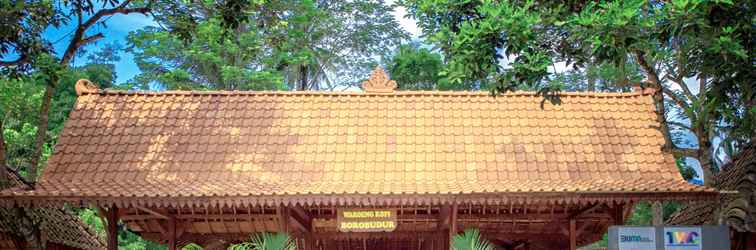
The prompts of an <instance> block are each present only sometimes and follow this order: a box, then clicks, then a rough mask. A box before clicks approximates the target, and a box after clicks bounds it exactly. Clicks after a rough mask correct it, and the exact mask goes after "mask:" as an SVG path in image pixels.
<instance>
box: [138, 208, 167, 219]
mask: <svg viewBox="0 0 756 250" xmlns="http://www.w3.org/2000/svg"><path fill="white" fill-rule="evenodd" d="M135 208H136V209H138V210H141V211H143V212H146V213H148V214H151V215H154V216H155V217H158V218H160V219H163V220H168V219H170V217H171V216H170V215H169V214H168V213H165V212H160V211H157V210H155V209H150V208H146V207H142V206H136V207H135Z"/></svg>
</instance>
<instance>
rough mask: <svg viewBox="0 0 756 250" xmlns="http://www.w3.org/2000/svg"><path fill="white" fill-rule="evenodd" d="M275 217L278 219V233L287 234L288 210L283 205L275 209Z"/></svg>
mask: <svg viewBox="0 0 756 250" xmlns="http://www.w3.org/2000/svg"><path fill="white" fill-rule="evenodd" d="M276 217H277V218H278V231H279V232H282V233H289V217H290V216H289V209H288V208H287V207H286V206H284V205H283V204H281V205H279V206H278V207H276Z"/></svg>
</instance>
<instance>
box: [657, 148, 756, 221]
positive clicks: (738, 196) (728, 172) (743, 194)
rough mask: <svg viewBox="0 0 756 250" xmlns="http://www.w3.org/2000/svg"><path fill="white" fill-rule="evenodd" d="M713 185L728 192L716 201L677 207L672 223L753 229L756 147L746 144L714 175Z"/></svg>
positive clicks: (755, 211)
mask: <svg viewBox="0 0 756 250" xmlns="http://www.w3.org/2000/svg"><path fill="white" fill-rule="evenodd" d="M713 186H714V187H716V188H717V189H720V190H723V191H726V192H728V193H727V194H725V195H721V196H720V198H719V200H715V201H705V202H698V203H694V204H690V205H687V206H685V207H683V208H681V209H680V210H679V211H678V212H676V213H675V214H673V215H672V217H670V219H669V220H668V221H667V223H668V224H672V225H717V224H720V222H721V223H722V224H726V225H729V226H730V227H732V228H733V229H735V230H736V231H739V232H756V204H754V203H755V202H756V192H754V190H756V146H753V145H750V146H748V147H747V148H746V149H745V150H743V151H742V152H741V153H740V154H739V155H738V157H737V158H736V159H734V160H733V162H731V163H729V164H727V165H725V166H724V167H722V172H719V173H718V174H717V175H715V176H714V185H713Z"/></svg>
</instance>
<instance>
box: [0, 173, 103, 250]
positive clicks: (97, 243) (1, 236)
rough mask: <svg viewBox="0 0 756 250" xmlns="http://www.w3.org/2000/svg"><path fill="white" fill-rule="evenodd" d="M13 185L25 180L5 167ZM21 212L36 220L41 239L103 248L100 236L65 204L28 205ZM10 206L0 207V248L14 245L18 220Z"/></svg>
mask: <svg viewBox="0 0 756 250" xmlns="http://www.w3.org/2000/svg"><path fill="white" fill-rule="evenodd" d="M4 172H5V173H6V175H7V176H8V179H9V180H10V181H11V184H12V185H14V186H16V187H22V186H25V185H26V183H24V182H23V180H22V179H21V178H20V176H18V175H17V174H16V172H15V171H13V170H12V169H7V171H4ZM24 213H25V214H26V215H27V216H29V219H30V220H31V221H35V222H36V223H39V230H40V232H41V236H42V238H43V239H44V240H46V241H48V242H50V243H56V244H60V245H63V246H68V247H70V248H71V249H86V250H90V249H105V244H104V243H103V241H102V239H100V237H99V236H97V235H96V234H95V233H94V232H93V231H91V229H90V228H89V227H88V226H87V225H86V224H84V223H83V222H82V221H81V220H80V219H79V217H78V216H76V215H75V214H73V213H72V212H70V211H68V210H67V209H65V208H50V207H31V208H25V209H24ZM18 223H22V222H21V220H19V219H18V216H17V214H16V213H15V211H14V210H13V208H8V207H0V248H3V247H12V246H15V245H14V243H13V241H12V240H11V239H12V237H11V235H14V236H16V235H18V236H20V235H19V234H20V233H19V232H18V230H17V229H18V228H19V226H20V225H19V224H18Z"/></svg>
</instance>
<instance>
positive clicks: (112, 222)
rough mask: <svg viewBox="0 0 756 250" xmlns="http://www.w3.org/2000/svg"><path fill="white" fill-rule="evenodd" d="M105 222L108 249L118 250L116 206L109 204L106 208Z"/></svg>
mask: <svg viewBox="0 0 756 250" xmlns="http://www.w3.org/2000/svg"><path fill="white" fill-rule="evenodd" d="M100 210H101V211H103V209H102V208H100ZM107 223H108V225H107V234H108V250H118V207H116V206H111V207H110V208H109V209H108V210H107Z"/></svg>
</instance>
